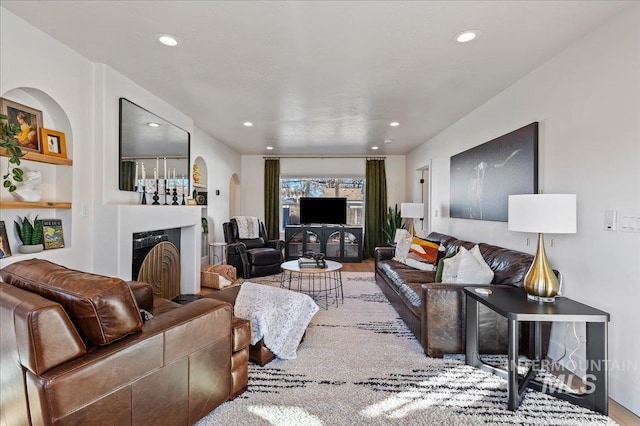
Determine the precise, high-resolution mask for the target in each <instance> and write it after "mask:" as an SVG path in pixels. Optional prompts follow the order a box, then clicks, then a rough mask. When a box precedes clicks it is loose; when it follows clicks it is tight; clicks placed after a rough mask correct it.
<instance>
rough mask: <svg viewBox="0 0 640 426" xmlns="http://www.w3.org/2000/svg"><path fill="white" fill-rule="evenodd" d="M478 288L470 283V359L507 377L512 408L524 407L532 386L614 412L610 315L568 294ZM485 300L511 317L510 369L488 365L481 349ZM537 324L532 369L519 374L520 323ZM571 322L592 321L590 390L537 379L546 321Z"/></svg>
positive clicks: (589, 335)
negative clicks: (537, 296)
mask: <svg viewBox="0 0 640 426" xmlns="http://www.w3.org/2000/svg"><path fill="white" fill-rule="evenodd" d="M476 289H477V287H465V288H464V293H465V295H466V336H467V344H466V363H467V364H468V365H472V366H474V367H477V368H480V369H482V370H485V371H489V372H491V373H494V374H497V375H499V376H501V377H503V378H505V379H506V380H507V390H508V408H509V410H511V411H515V410H517V409H518V406H519V405H520V401H521V400H522V397H523V395H524V392H525V391H526V390H527V388H528V387H529V388H532V389H535V390H538V391H541V392H545V393H547V394H549V395H553V396H555V397H557V398H560V399H564V400H566V401H569V402H572V403H574V404H577V405H580V406H582V407H586V408H589V409H592V410H595V411H598V412H600V413H602V414H605V415H607V413H608V391H607V323H608V322H609V314H608V313H607V312H603V311H600V310H598V309H595V308H592V307H590V306H587V305H584V304H582V303H578V302H576V301H574V300H571V299H568V298H566V297H556V300H555V302H553V303H539V302H534V301H530V300H528V299H527V295H526V293H525V291H524V290H523V289H522V288H519V287H513V288H493V287H491V291H492V293H491V294H489V295H484V294H480V293H478V292H476V291H475V290H476ZM479 304H483V305H485V306H486V307H488V308H489V309H491V310H492V311H494V312H496V313H498V314H500V315H502V316H503V317H505V318H506V319H507V322H508V334H509V336H508V340H509V353H508V357H507V370H506V371H505V370H503V369H500V368H497V367H494V366H491V365H488V364H485V363H484V362H483V361H482V360H481V359H480V354H479V351H478V305H479ZM520 321H531V322H533V323H534V327H533V333H534V336H533V338H534V342H535V343H534V347H535V359H534V360H533V363H532V367H531V369H530V370H529V372H528V373H527V374H526V375H525V376H524V377H523V378H522V379H520V377H519V376H518V330H519V327H518V325H519V324H518V323H519V322H520ZM543 321H569V322H586V330H587V342H586V345H587V346H586V352H587V354H586V355H587V356H586V358H587V359H586V361H587V368H586V378H587V381H588V382H589V383H590V384H592V385H593V387H591V389H590V391H588V392H586V393H584V394H573V393H568V392H561V391H557V390H555V389H553V388H552V389H549V387H548V386H545V385H544V384H542V383H540V382H538V381H536V380H534V378H535V376H536V374H537V373H538V371H540V366H541V356H542V344H541V343H542V338H541V322H543Z"/></svg>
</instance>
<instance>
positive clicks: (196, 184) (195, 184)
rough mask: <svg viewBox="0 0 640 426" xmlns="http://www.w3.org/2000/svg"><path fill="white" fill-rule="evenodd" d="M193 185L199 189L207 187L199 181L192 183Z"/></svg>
mask: <svg viewBox="0 0 640 426" xmlns="http://www.w3.org/2000/svg"><path fill="white" fill-rule="evenodd" d="M193 187H194V188H200V189H207V185H203V184H201V183H194V184H193Z"/></svg>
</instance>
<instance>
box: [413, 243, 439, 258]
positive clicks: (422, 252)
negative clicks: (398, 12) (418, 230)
mask: <svg viewBox="0 0 640 426" xmlns="http://www.w3.org/2000/svg"><path fill="white" fill-rule="evenodd" d="M439 248H440V245H439V244H436V243H432V242H431V241H427V240H423V239H422V238H418V237H413V240H412V241H411V253H413V254H415V255H417V256H419V257H420V258H422V261H423V262H429V263H436V259H437V258H438V249H439Z"/></svg>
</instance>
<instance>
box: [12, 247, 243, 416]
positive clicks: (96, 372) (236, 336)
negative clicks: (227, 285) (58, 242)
mask: <svg viewBox="0 0 640 426" xmlns="http://www.w3.org/2000/svg"><path fill="white" fill-rule="evenodd" d="M0 277H1V278H2V280H3V281H4V282H3V283H0V368H1V370H0V377H1V381H2V391H1V392H0V423H1V424H6V425H29V424H38V425H40V424H44V425H49V424H52V425H67V424H76V425H77V424H117V425H147V424H148V425H188V424H193V423H194V422H196V421H197V420H198V419H200V418H202V417H203V416H205V415H206V414H207V413H209V412H210V411H211V410H213V409H214V408H216V407H217V406H219V405H220V404H222V403H223V402H225V401H227V400H228V399H230V398H233V397H235V396H237V395H239V394H240V393H242V392H243V391H244V390H245V389H246V387H247V375H248V344H249V339H250V335H251V331H250V328H249V323H248V321H245V320H240V319H233V318H232V315H233V311H232V307H231V305H229V304H228V303H225V302H222V301H216V300H213V299H201V300H197V301H195V302H193V303H190V304H188V305H184V306H183V305H179V304H177V303H174V302H171V301H169V300H166V299H162V298H159V297H154V296H153V292H152V289H151V286H150V285H148V284H145V283H139V282H129V283H125V282H124V281H122V280H119V279H117V278H111V277H105V276H100V275H94V274H88V273H84V272H80V271H75V270H71V269H67V268H65V267H62V266H60V265H56V264H54V263H51V262H47V261H44V260H39V259H30V260H25V261H21V262H17V263H14V264H12V265H9V266H7V267H5V268H3V269H2V270H0ZM139 309H142V310H145V311H147V312H149V313H150V314H151V315H152V316H153V317H152V318H150V319H148V320H147V321H143V319H142V316H141V313H140V311H139Z"/></svg>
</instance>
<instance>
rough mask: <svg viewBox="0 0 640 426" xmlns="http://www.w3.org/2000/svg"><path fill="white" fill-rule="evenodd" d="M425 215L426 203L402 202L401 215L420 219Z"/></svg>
mask: <svg viewBox="0 0 640 426" xmlns="http://www.w3.org/2000/svg"><path fill="white" fill-rule="evenodd" d="M422 216H424V204H422V203H402V204H400V217H404V218H414V219H418V218H421V217H422Z"/></svg>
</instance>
